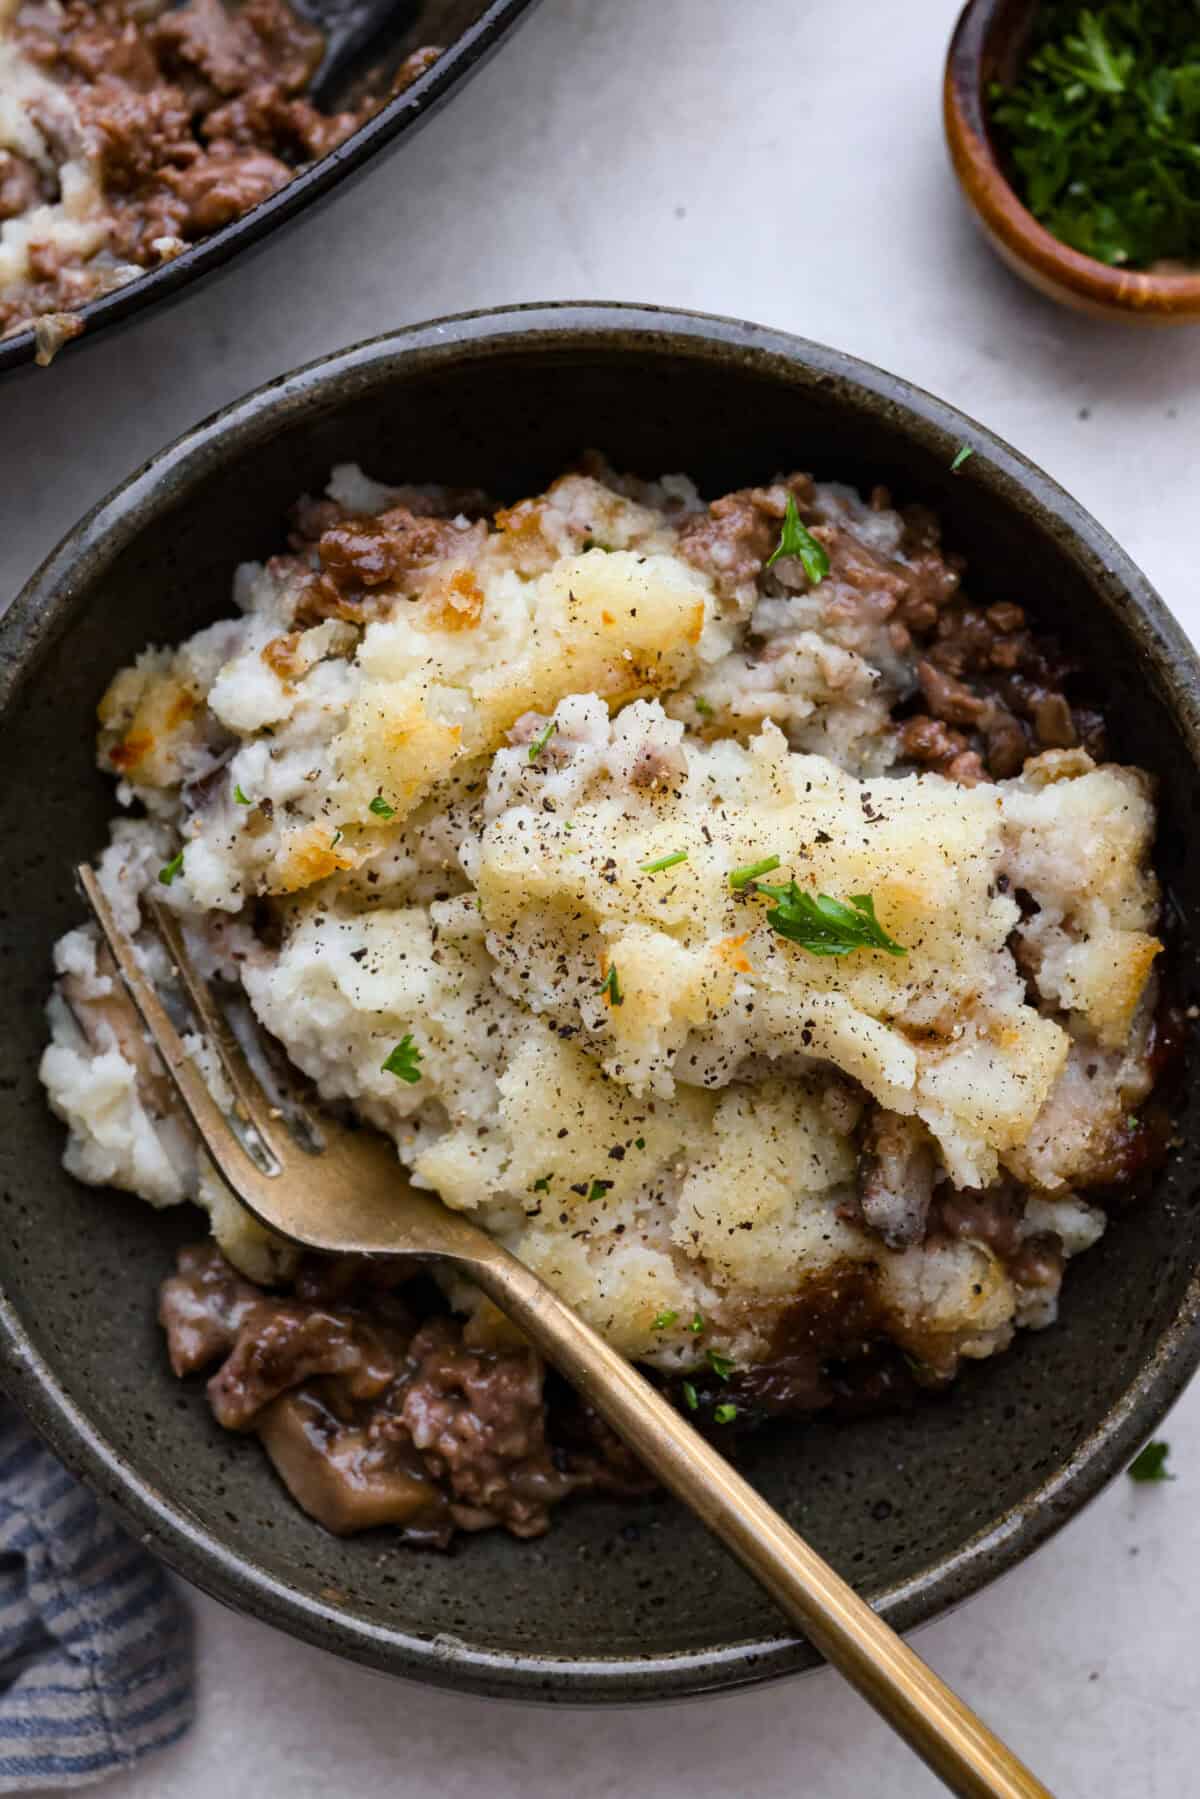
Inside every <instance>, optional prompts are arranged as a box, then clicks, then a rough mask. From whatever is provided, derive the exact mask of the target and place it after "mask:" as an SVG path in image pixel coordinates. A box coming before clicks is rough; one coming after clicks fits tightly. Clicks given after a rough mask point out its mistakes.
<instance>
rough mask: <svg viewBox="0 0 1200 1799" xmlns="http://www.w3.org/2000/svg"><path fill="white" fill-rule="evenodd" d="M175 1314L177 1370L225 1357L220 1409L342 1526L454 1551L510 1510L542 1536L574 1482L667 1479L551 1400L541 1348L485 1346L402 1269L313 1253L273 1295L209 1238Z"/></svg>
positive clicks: (526, 1529) (211, 1391) (176, 1292)
mask: <svg viewBox="0 0 1200 1799" xmlns="http://www.w3.org/2000/svg"><path fill="white" fill-rule="evenodd" d="M431 1308H435V1309H433V1310H432V1311H431ZM159 1316H160V1318H161V1321H162V1324H163V1328H164V1330H165V1331H166V1335H167V1346H168V1352H169V1354H170V1358H171V1367H172V1369H173V1370H174V1372H175V1373H176V1374H177V1375H180V1376H182V1375H187V1374H196V1373H200V1372H202V1371H204V1370H206V1369H209V1368H212V1367H213V1366H214V1364H215V1365H216V1371H215V1373H213V1374H212V1376H211V1378H210V1379H209V1383H208V1397H209V1403H210V1405H211V1406H212V1410H213V1414H214V1416H215V1417H216V1419H217V1420H218V1422H219V1423H220V1424H222V1425H223V1426H224V1427H225V1428H226V1429H227V1430H234V1431H253V1432H255V1433H257V1435H258V1437H259V1439H260V1440H261V1442H262V1444H263V1446H264V1447H265V1449H266V1451H267V1454H268V1455H269V1456H270V1458H271V1461H272V1462H273V1464H274V1466H275V1468H276V1470H277V1471H278V1473H279V1475H280V1476H281V1478H282V1479H283V1480H284V1482H285V1483H286V1485H287V1486H288V1488H289V1489H290V1491H291V1493H292V1495H293V1497H294V1498H295V1499H296V1500H297V1501H298V1503H299V1504H300V1505H302V1506H303V1507H304V1509H305V1510H306V1511H308V1512H310V1513H311V1514H312V1516H313V1517H314V1518H316V1519H318V1520H319V1522H320V1523H321V1524H323V1525H325V1527H326V1528H327V1529H328V1530H331V1531H335V1532H337V1533H338V1534H339V1535H343V1534H347V1533H350V1532H352V1531H358V1530H366V1529H369V1528H371V1527H373V1526H377V1525H384V1524H386V1525H392V1526H399V1527H400V1528H401V1530H402V1531H403V1534H404V1536H405V1538H406V1539H407V1540H408V1541H410V1542H413V1543H420V1544H426V1545H430V1546H433V1547H437V1548H445V1547H446V1545H447V1544H448V1543H449V1541H450V1539H451V1537H452V1536H453V1535H454V1533H455V1531H456V1530H467V1531H474V1530H486V1529H488V1528H489V1527H491V1526H494V1525H502V1526H503V1527H504V1528H505V1529H506V1530H508V1531H511V1533H512V1534H513V1536H516V1537H534V1536H539V1535H540V1534H541V1533H542V1532H543V1531H544V1530H545V1529H546V1528H547V1525H548V1524H549V1521H550V1511H551V1508H552V1507H553V1506H555V1505H557V1504H558V1503H559V1502H560V1501H561V1500H563V1499H565V1498H567V1497H568V1495H569V1494H572V1493H581V1492H584V1493H586V1492H601V1493H611V1494H617V1495H622V1496H630V1495H634V1494H639V1493H644V1492H647V1491H649V1490H650V1486H651V1483H650V1482H649V1481H648V1479H647V1477H646V1475H645V1474H644V1472H643V1471H642V1470H641V1469H640V1468H639V1467H638V1466H637V1464H636V1463H635V1462H634V1461H633V1459H632V1458H631V1457H630V1455H629V1454H628V1452H627V1451H626V1450H625V1448H624V1447H623V1445H622V1444H621V1443H620V1442H619V1441H618V1440H617V1438H616V1437H615V1436H614V1435H613V1433H612V1432H611V1431H610V1430H609V1429H608V1428H607V1426H606V1425H604V1424H603V1423H602V1421H601V1420H600V1419H599V1418H597V1416H596V1415H595V1413H594V1412H592V1411H591V1410H590V1408H588V1407H586V1406H584V1405H582V1404H581V1403H579V1402H578V1401H575V1400H574V1399H573V1397H572V1396H570V1395H567V1394H565V1391H564V1392H560V1393H558V1394H557V1395H554V1394H551V1395H549V1397H548V1394H547V1382H546V1379H545V1370H544V1367H543V1364H542V1362H541V1360H540V1358H539V1357H538V1356H537V1355H536V1354H535V1353H534V1352H533V1351H532V1350H530V1349H511V1350H494V1349H492V1350H484V1349H476V1348H473V1347H472V1346H471V1345H470V1344H469V1343H467V1342H465V1341H464V1339H463V1327H462V1325H461V1324H460V1322H459V1321H458V1320H457V1319H454V1318H452V1317H450V1316H449V1315H448V1314H447V1313H446V1311H445V1309H444V1307H440V1306H438V1304H437V1300H436V1296H435V1295H434V1294H433V1293H432V1292H431V1291H427V1290H424V1289H423V1288H422V1287H421V1285H420V1283H414V1282H413V1281H412V1279H411V1274H408V1273H406V1272H403V1271H400V1270H397V1269H396V1268H395V1267H394V1266H393V1267H389V1266H387V1265H386V1264H385V1263H379V1262H364V1261H359V1262H355V1261H352V1260H350V1259H348V1258H347V1259H341V1260H336V1261H334V1260H318V1259H312V1260H309V1261H306V1262H305V1263H304V1264H303V1265H302V1267H301V1268H300V1271H299V1273H298V1275H297V1276H296V1279H295V1280H294V1282H293V1283H292V1284H291V1287H290V1290H289V1291H288V1292H287V1293H286V1294H284V1293H267V1292H264V1291H263V1290H262V1289H260V1288H258V1287H256V1286H254V1285H252V1284H251V1283H250V1282H249V1281H247V1280H243V1279H242V1277H241V1276H240V1275H239V1274H237V1273H236V1272H235V1270H234V1269H233V1268H231V1267H230V1265H229V1263H228V1262H226V1261H225V1259H224V1257H223V1256H222V1255H221V1252H220V1250H219V1249H217V1247H216V1245H215V1244H213V1243H202V1244H198V1245H196V1246H195V1247H193V1248H190V1249H184V1250H183V1251H181V1253H180V1256H179V1263H178V1268H177V1271H176V1272H175V1273H174V1274H173V1275H171V1276H170V1278H169V1279H168V1280H166V1281H165V1282H164V1283H163V1288H162V1292H161V1295H160V1303H159ZM554 1399H556V1400H557V1403H551V1401H552V1400H554Z"/></svg>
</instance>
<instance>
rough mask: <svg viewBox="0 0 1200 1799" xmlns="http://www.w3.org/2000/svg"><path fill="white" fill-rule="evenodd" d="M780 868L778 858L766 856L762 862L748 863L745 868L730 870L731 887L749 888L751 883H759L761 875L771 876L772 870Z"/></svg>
mask: <svg viewBox="0 0 1200 1799" xmlns="http://www.w3.org/2000/svg"><path fill="white" fill-rule="evenodd" d="M778 867H779V857H778V856H764V857H763V859H762V861H761V862H747V863H746V865H745V866H744V867H743V868H731V869H730V871H729V885H730V886H731V887H748V886H749V885H750V882H751V881H757V879H758V877H759V875H769V874H770V873H771V871H772V869H775V868H778Z"/></svg>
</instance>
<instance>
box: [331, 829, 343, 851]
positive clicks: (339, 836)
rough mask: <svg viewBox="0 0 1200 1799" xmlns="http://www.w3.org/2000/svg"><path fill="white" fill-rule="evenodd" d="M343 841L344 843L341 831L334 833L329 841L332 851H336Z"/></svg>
mask: <svg viewBox="0 0 1200 1799" xmlns="http://www.w3.org/2000/svg"><path fill="white" fill-rule="evenodd" d="M341 841H342V833H341V832H340V831H335V832H334V833H333V836H332V837H331V838H330V839H329V847H330V849H331V850H335V849H336V848H337V846H338V844H339V843H340V842H341Z"/></svg>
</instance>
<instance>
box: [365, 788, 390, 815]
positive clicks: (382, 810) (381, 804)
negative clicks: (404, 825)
mask: <svg viewBox="0 0 1200 1799" xmlns="http://www.w3.org/2000/svg"><path fill="white" fill-rule="evenodd" d="M367 811H368V812H373V813H374V814H375V816H376V818H395V816H396V808H395V806H389V805H388V803H387V801H386V800H385V799H384V797H383V795H382V794H381V793H377V794H376V795H375V798H374V799H373V800H372V801H371V804H370V805H369V806H368V807H367Z"/></svg>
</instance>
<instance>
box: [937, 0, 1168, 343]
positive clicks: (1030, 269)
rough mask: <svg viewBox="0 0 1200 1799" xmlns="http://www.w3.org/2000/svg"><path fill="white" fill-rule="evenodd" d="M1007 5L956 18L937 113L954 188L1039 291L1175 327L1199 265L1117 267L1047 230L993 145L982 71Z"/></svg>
mask: <svg viewBox="0 0 1200 1799" xmlns="http://www.w3.org/2000/svg"><path fill="white" fill-rule="evenodd" d="M1010 4H1012V0H966V4H965V5H964V7H963V9H962V11H961V12H960V14H959V16H958V21H957V23H956V24H955V27H954V31H953V34H952V35H951V38H950V46H949V49H948V50H947V52H946V66H945V74H944V79H943V86H942V113H943V122H944V125H945V132H946V142H947V145H948V148H949V151H950V160H951V163H952V165H953V167H954V173H955V175H956V176H957V178H958V183H959V186H960V187H961V188H962V190H963V193H964V195H965V197H966V199H967V201H968V204H969V205H970V206H971V208H972V210H973V211H974V212H975V213H976V214H977V216H978V218H979V221H980V223H981V224H982V225H983V227H984V230H985V231H986V232H987V233H988V235H989V237H990V238H991V239H992V240H993V242H994V244H995V246H996V248H997V249H998V250H999V251H1000V253H1001V254H1002V255H1003V256H1004V257H1005V258H1006V259H1007V260H1009V261H1011V262H1013V263H1015V264H1016V265H1017V266H1018V267H1019V268H1020V270H1021V272H1023V273H1024V274H1026V275H1027V276H1028V277H1029V278H1030V279H1032V280H1033V281H1034V282H1035V283H1036V285H1038V286H1039V287H1041V288H1042V291H1043V292H1047V293H1051V294H1052V295H1055V297H1060V298H1061V297H1062V293H1061V290H1063V289H1066V290H1067V292H1068V293H1069V294H1070V295H1071V296H1073V297H1074V299H1075V300H1076V302H1078V303H1081V304H1083V305H1084V306H1085V307H1086V308H1087V309H1089V310H1092V311H1094V312H1096V313H1098V314H1102V315H1105V316H1108V317H1110V318H1111V317H1113V316H1115V315H1117V314H1120V315H1124V316H1126V317H1140V318H1142V319H1144V320H1145V321H1146V322H1147V323H1159V324H1170V323H1174V324H1179V323H1183V322H1186V321H1187V320H1189V319H1191V318H1193V317H1195V316H1200V268H1197V269H1195V270H1194V271H1192V270H1188V271H1185V272H1179V273H1163V274H1155V273H1152V272H1150V271H1148V270H1145V269H1118V268H1112V267H1110V266H1109V265H1108V264H1107V263H1104V262H1100V261H1098V260H1097V259H1096V258H1095V257H1094V256H1086V255H1084V254H1083V252H1082V251H1080V250H1074V249H1072V248H1071V246H1070V245H1069V244H1064V243H1063V242H1062V241H1061V240H1060V239H1059V238H1057V237H1055V236H1054V235H1053V233H1052V232H1050V231H1047V229H1046V227H1045V226H1044V225H1042V224H1041V223H1040V222H1039V221H1038V220H1037V219H1036V218H1035V217H1034V215H1033V213H1031V212H1030V210H1029V208H1028V207H1027V206H1026V205H1025V203H1024V201H1023V200H1022V199H1021V197H1020V195H1019V194H1018V193H1017V191H1016V189H1015V188H1014V187H1013V185H1012V183H1011V182H1010V181H1009V179H1008V176H1007V175H1006V174H1005V172H1004V168H1003V165H1002V162H1001V159H1000V157H999V155H998V154H997V151H996V148H995V145H994V143H993V140H992V134H991V127H990V124H989V120H988V113H987V107H986V105H985V103H984V95H983V71H984V62H985V57H986V54H987V49H988V41H989V38H990V36H991V33H992V31H993V30H994V29H995V27H996V25H997V24H998V22H999V19H1000V16H1001V13H1002V11H1003V9H1004V8H1006V7H1007V6H1008V5H1010Z"/></svg>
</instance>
